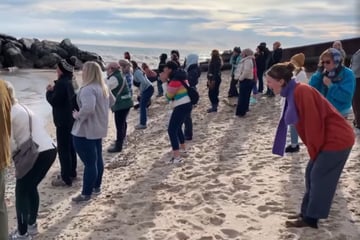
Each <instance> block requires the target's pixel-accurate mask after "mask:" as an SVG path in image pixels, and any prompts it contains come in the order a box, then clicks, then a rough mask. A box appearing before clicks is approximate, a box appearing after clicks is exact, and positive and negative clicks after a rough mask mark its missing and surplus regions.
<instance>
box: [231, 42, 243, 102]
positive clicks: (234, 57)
mask: <svg viewBox="0 0 360 240" xmlns="http://www.w3.org/2000/svg"><path fill="white" fill-rule="evenodd" d="M240 54H241V49H240V47H234V49H233V52H232V54H231V57H230V64H231V70H230V76H231V79H230V86H229V91H228V97H229V98H230V97H237V96H239V93H238V90H237V88H236V85H237V81H236V79H235V78H234V73H235V70H236V67H237V66H238V65H239V62H240V60H241V55H240Z"/></svg>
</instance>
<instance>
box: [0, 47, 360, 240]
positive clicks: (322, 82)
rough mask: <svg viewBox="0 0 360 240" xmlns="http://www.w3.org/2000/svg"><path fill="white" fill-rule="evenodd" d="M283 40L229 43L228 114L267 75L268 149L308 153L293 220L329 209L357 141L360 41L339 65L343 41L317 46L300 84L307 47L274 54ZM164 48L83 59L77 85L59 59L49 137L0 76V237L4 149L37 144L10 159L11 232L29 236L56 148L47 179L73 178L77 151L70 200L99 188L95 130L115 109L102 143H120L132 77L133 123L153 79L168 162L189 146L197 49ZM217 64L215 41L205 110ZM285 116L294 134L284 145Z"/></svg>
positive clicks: (214, 97)
mask: <svg viewBox="0 0 360 240" xmlns="http://www.w3.org/2000/svg"><path fill="white" fill-rule="evenodd" d="M280 46H281V44H280V42H275V43H274V45H273V51H272V52H270V51H268V50H267V48H266V44H265V43H260V44H259V46H258V47H257V51H256V53H254V52H253V51H252V50H251V49H249V48H247V49H244V50H242V51H241V49H240V47H235V48H234V51H233V55H232V57H231V59H230V63H231V65H232V68H231V79H230V85H229V91H228V97H229V98H232V97H237V98H238V99H237V104H236V109H235V111H234V114H235V115H236V116H237V117H241V118H242V117H244V116H245V115H246V114H247V112H248V111H249V106H250V101H251V95H253V96H255V97H254V98H255V99H256V98H258V97H257V95H258V94H259V93H262V92H263V91H264V90H265V89H264V85H267V91H266V93H265V95H266V96H268V97H273V96H274V95H276V94H280V95H281V96H282V97H283V98H284V103H283V110H282V114H281V118H280V122H279V125H278V128H277V131H276V136H275V141H274V148H273V153H274V154H279V155H283V154H284V152H298V151H299V150H300V148H299V143H298V136H300V138H301V139H302V142H303V143H304V145H305V146H306V148H307V150H308V152H309V156H310V161H309V163H308V166H307V168H306V173H305V175H306V176H305V178H306V192H305V195H304V199H303V203H302V206H301V211H300V213H299V214H297V215H295V216H289V217H290V218H293V219H294V220H292V221H288V222H287V223H286V226H288V227H313V228H317V227H318V220H319V219H320V218H327V216H328V214H329V210H330V206H331V202H332V198H333V196H334V193H335V190H336V186H337V183H338V180H339V177H340V175H341V172H342V169H343V167H344V165H345V162H346V160H347V158H348V156H349V154H350V151H351V148H352V145H353V144H354V130H353V129H352V128H351V126H350V125H349V124H348V123H347V121H346V118H347V117H348V115H349V113H350V112H351V109H352V110H353V111H354V115H355V120H354V127H355V132H356V133H358V132H359V129H360V127H359V126H360V118H359V114H360V111H359V95H360V92H359V90H360V83H359V81H360V78H359V74H360V73H359V68H360V67H359V65H360V64H359V60H360V59H359V56H360V50H359V51H357V52H356V53H354V55H353V59H352V63H351V69H352V70H351V69H350V68H347V67H345V66H344V56H345V52H344V51H343V50H341V43H340V44H339V42H336V43H334V46H333V47H331V48H329V49H326V50H325V51H324V52H323V53H322V54H321V55H320V57H319V66H318V70H317V71H316V72H315V73H314V74H313V75H312V76H311V78H310V81H309V83H308V84H307V83H306V82H307V78H306V73H305V70H304V62H305V55H304V54H303V53H298V54H296V55H294V56H293V57H292V58H291V59H290V61H289V62H287V63H279V61H280V59H281V48H280ZM339 46H340V48H339ZM335 47H337V48H335ZM170 56H171V57H170V60H169V61H167V54H166V53H163V54H161V55H160V63H159V67H158V69H157V71H153V70H151V69H150V68H149V67H148V65H147V64H146V63H145V64H142V65H141V67H140V66H139V65H138V63H137V62H136V61H133V60H131V56H130V54H129V53H126V54H125V55H124V59H121V60H119V61H118V62H111V63H108V65H107V66H106V75H107V77H106V79H104V78H103V73H102V70H101V68H100V66H99V65H98V64H97V63H96V62H91V61H89V62H86V63H85V64H84V65H83V68H82V79H81V81H80V82H79V83H80V84H79V85H80V87H79V86H77V84H76V83H77V82H76V81H75V80H74V74H73V73H74V67H75V63H76V62H75V59H74V58H69V59H62V60H61V61H60V62H59V64H58V65H57V69H56V71H57V80H55V81H54V84H50V85H48V86H47V87H46V99H47V101H48V102H49V104H50V105H51V106H52V113H53V120H54V125H55V127H56V142H57V143H56V144H55V143H54V142H53V141H52V139H51V137H50V136H49V134H48V133H47V132H46V130H45V128H44V126H43V124H42V123H41V122H40V121H39V119H38V117H37V116H36V114H34V113H33V112H32V111H31V110H30V109H28V108H27V107H26V106H24V105H22V104H21V103H19V102H18V101H17V99H16V94H15V90H14V88H13V87H12V85H11V84H9V83H8V82H4V81H0V93H1V94H0V97H1V101H0V107H1V111H2V113H3V114H2V115H1V121H0V130H1V132H2V134H3V135H2V137H1V138H0V140H1V142H0V146H1V152H0V153H1V155H0V230H1V231H0V232H1V234H2V235H1V238H0V239H2V238H4V239H7V238H8V234H7V232H8V231H7V217H6V207H5V201H4V186H5V179H4V177H5V176H4V175H5V168H6V167H8V166H9V165H10V158H11V151H10V149H12V150H13V152H14V151H17V150H19V147H20V146H22V144H23V143H24V142H26V141H27V140H28V139H29V138H32V139H33V140H34V141H35V142H36V143H37V145H38V152H39V154H38V156H37V157H36V159H33V161H32V162H31V163H29V164H27V165H25V166H24V165H17V164H15V168H16V171H21V174H20V175H17V176H18V177H17V180H16V190H15V199H16V204H15V206H16V215H17V221H18V224H17V229H16V231H15V232H13V233H11V234H10V239H31V235H34V234H36V233H37V221H36V220H37V213H38V209H39V201H40V197H39V193H38V191H37V186H38V184H39V183H40V182H41V181H42V179H43V178H44V177H45V175H46V174H47V172H48V171H49V169H50V167H51V165H52V164H53V162H54V161H55V158H56V155H57V154H58V159H59V163H60V174H59V175H58V176H56V177H55V178H54V179H53V181H52V182H51V184H52V185H53V186H54V187H71V186H72V184H73V181H75V180H76V179H77V177H78V175H77V165H78V164H77V157H79V158H80V159H81V161H82V162H83V164H84V174H83V179H82V180H83V184H82V190H81V193H80V194H78V195H77V196H75V197H74V198H72V201H74V202H76V203H81V202H87V201H89V200H90V199H91V198H92V196H93V195H98V194H101V183H102V176H103V172H104V162H103V157H102V152H103V146H102V139H103V138H104V137H106V136H107V131H108V124H109V117H110V116H109V109H111V111H112V112H113V113H114V120H115V126H116V139H115V141H114V144H113V145H112V146H111V147H110V148H109V149H107V150H108V152H110V153H118V152H121V151H122V150H123V145H124V141H125V139H126V134H127V116H128V114H129V111H130V109H131V108H132V107H134V106H135V105H136V104H134V98H135V97H134V96H133V94H134V93H133V92H134V91H133V87H134V86H136V87H137V88H138V89H139V93H140V95H139V97H138V100H139V105H138V108H139V123H138V124H137V125H136V126H135V129H136V130H144V129H146V128H147V127H148V124H147V122H148V120H147V115H148V112H147V111H148V107H149V106H150V105H151V98H152V96H153V94H154V92H155V88H154V87H153V83H156V87H157V95H156V97H165V98H166V99H167V101H168V102H169V104H170V105H171V107H172V113H171V116H170V119H169V124H168V129H167V131H168V135H169V139H170V144H171V148H172V154H171V158H170V159H169V163H174V164H179V163H181V162H183V157H184V156H186V155H187V151H186V150H187V149H186V145H185V144H186V141H190V140H192V139H193V137H194V133H193V128H192V118H191V112H192V110H193V109H194V108H195V107H196V104H194V102H193V99H192V96H191V95H190V91H196V88H197V85H198V83H199V78H200V74H201V71H200V67H199V62H198V61H199V57H198V55H197V54H189V55H188V56H187V57H186V58H185V62H184V64H181V63H180V54H179V51H178V50H173V51H171V53H170ZM279 56H280V57H279ZM269 59H270V60H269ZM222 65H223V61H222V59H221V56H220V53H219V51H218V50H216V49H214V50H213V51H212V52H211V59H210V61H209V68H208V72H207V75H206V76H207V87H208V98H209V102H210V105H211V106H210V108H209V109H207V113H209V114H212V113H216V112H218V109H219V102H220V101H219V89H220V84H221V82H222V75H221V69H222ZM354 73H355V74H356V78H355V75H354ZM264 77H265V79H266V82H264ZM355 79H356V80H355ZM356 81H357V83H358V84H357V85H356ZM354 94H355V95H354ZM29 120H31V121H30V125H29ZM288 125H289V126H290V135H291V144H290V145H288V146H285V145H286V136H287V134H286V132H287V126H288ZM183 129H184V130H183ZM5 235H6V236H5Z"/></svg>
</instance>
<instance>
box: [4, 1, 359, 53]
mask: <svg viewBox="0 0 360 240" xmlns="http://www.w3.org/2000/svg"><path fill="white" fill-rule="evenodd" d="M359 9H360V1H359V0H343V1H339V0H323V1H319V0H300V1H299V0H298V1H293V0H252V1H242V0H215V1H214V0H197V1H196V0H176V1H174V0H166V1H164V0H161V1H160V0H130V1H127V0H58V1H54V0H1V2H0V12H1V14H0V26H1V27H0V32H2V33H5V34H8V35H11V36H14V37H16V38H22V37H26V38H38V39H40V40H44V39H46V40H54V41H61V40H62V39H64V38H70V39H71V41H72V42H73V43H75V44H96V45H111V46H121V47H124V46H130V47H146V48H178V49H212V48H217V49H232V48H233V47H234V46H240V47H241V48H242V49H243V48H247V47H250V48H252V49H254V48H256V46H257V45H258V44H259V43H260V42H267V44H268V45H269V46H271V45H272V43H273V42H274V41H280V42H281V43H282V47H285V48H286V47H293V46H301V45H308V44H313V43H320V42H327V41H333V40H337V39H347V38H353V37H360V11H359Z"/></svg>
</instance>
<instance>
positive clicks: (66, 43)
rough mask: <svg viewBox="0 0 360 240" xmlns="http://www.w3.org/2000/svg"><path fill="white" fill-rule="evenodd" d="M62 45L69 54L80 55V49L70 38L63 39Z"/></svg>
mask: <svg viewBox="0 0 360 240" xmlns="http://www.w3.org/2000/svg"><path fill="white" fill-rule="evenodd" d="M60 47H61V48H62V49H64V50H65V51H66V52H67V53H68V54H69V56H78V54H79V51H80V49H79V48H78V47H76V46H75V45H74V44H72V43H71V41H70V39H68V38H66V39H64V40H62V41H61V43H60Z"/></svg>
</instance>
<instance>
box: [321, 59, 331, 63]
mask: <svg viewBox="0 0 360 240" xmlns="http://www.w3.org/2000/svg"><path fill="white" fill-rule="evenodd" d="M330 63H331V61H330V60H326V61H322V62H321V64H330Z"/></svg>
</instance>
